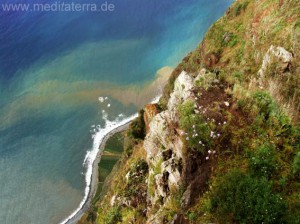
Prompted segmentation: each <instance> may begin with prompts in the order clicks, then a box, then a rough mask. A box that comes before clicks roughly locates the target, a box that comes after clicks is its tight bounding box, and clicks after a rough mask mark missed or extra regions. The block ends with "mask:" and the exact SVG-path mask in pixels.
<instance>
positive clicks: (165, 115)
mask: <svg viewBox="0 0 300 224" xmlns="http://www.w3.org/2000/svg"><path fill="white" fill-rule="evenodd" d="M193 88H194V79H193V78H192V77H191V76H190V75H189V74H187V73H186V72H184V71H183V72H182V73H181V74H180V75H179V77H178V78H177V79H176V81H175V83H174V91H173V92H172V94H171V96H170V99H169V101H168V109H167V110H165V111H163V112H161V113H159V114H157V115H156V116H155V117H154V118H153V119H152V121H151V122H150V124H149V131H148V134H147V136H146V138H145V141H144V148H145V150H146V152H147V162H148V164H149V167H150V169H149V174H150V175H149V179H148V184H149V188H151V185H152V186H153V185H154V194H153V195H151V194H150V193H149V194H148V199H149V201H150V203H151V205H155V204H156V202H157V200H158V199H162V200H164V201H165V200H167V198H168V193H169V191H170V189H171V188H172V189H174V188H175V189H176V188H178V187H179V186H180V185H181V183H182V159H183V156H184V155H183V142H182V140H181V136H180V134H179V133H180V132H181V131H180V130H179V129H178V111H177V110H178V109H177V108H178V105H180V104H182V103H183V102H184V101H185V100H187V99H189V98H191V99H194V95H193V92H192V90H193ZM151 181H152V183H151ZM153 182H154V183H153ZM150 210H151V208H150ZM158 219H159V216H157V215H156V216H155V217H153V216H151V217H149V219H148V223H160V222H159V220H158ZM155 220H156V221H155Z"/></svg>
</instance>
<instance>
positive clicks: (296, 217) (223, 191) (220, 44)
mask: <svg viewBox="0 0 300 224" xmlns="http://www.w3.org/2000/svg"><path fill="white" fill-rule="evenodd" d="M299 37H300V4H299V3H298V2H297V1H292V0H286V1H278V2H274V1H271V0H262V1H246V0H238V1H235V2H234V4H233V6H232V7H231V8H230V9H229V10H228V11H227V13H226V15H225V16H224V17H223V18H222V19H220V20H219V21H217V22H216V23H215V24H214V25H213V26H212V27H211V28H210V30H209V31H208V33H207V34H206V36H205V38H204V39H203V41H202V42H201V44H200V45H199V47H198V48H197V49H196V50H195V51H193V52H191V53H190V54H189V55H188V56H187V57H186V58H184V59H183V61H182V62H181V63H180V64H179V65H178V67H177V68H176V69H175V70H174V72H173V74H172V76H171V78H170V80H169V83H168V84H167V86H166V88H165V91H164V95H163V96H162V98H161V100H160V102H159V104H157V105H147V106H146V107H145V109H144V113H143V117H140V118H139V122H135V123H134V125H132V127H131V128H130V129H129V130H128V133H127V135H126V140H125V141H126V144H125V145H126V147H125V152H126V153H125V154H124V156H123V158H122V159H121V161H120V163H119V165H118V167H116V168H115V172H114V173H113V174H112V176H111V179H112V181H111V189H110V190H109V191H108V193H107V195H106V196H105V197H103V198H102V199H101V201H99V202H96V203H95V205H94V210H91V212H90V213H89V214H87V215H86V216H85V217H84V219H83V220H82V222H83V223H84V222H91V223H93V222H95V223H157V224H160V223H262V222H263V223H300V210H299V206H300V196H299V195H300V188H299V183H300V128H299V106H300V89H299V86H300V66H299V65H300V53H299V50H300V49H299V46H300V39H299ZM141 118H143V119H144V122H141ZM143 125H145V127H139V126H143ZM133 129H134V131H135V132H133V131H132V130H133ZM138 130H146V135H144V133H142V134H140V135H139V133H136V132H138ZM132 133H136V134H135V135H132ZM136 136H138V137H136ZM86 218H87V219H86ZM86 220H88V221H86Z"/></svg>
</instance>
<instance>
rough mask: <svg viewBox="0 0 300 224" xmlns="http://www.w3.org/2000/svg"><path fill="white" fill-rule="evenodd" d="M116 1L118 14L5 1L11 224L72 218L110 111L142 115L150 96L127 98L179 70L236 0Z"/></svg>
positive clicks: (3, 147) (1, 91) (3, 184)
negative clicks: (29, 7)
mask: <svg viewBox="0 0 300 224" xmlns="http://www.w3.org/2000/svg"><path fill="white" fill-rule="evenodd" d="M33 2H37V1H33V0H19V1H17V0H2V1H1V2H0V7H2V6H1V4H4V3H26V4H32V3H33ZM40 2H41V3H47V2H48V3H52V2H53V1H50V0H41V1H40ZM65 2H71V1H69V0H68V1H65ZM74 2H77V3H87V2H88V0H84V1H83V0H82V1H74ZM92 2H94V3H96V4H100V3H102V2H104V1H103V0H92V1H89V3H92ZM109 3H111V4H114V5H115V10H114V11H113V12H87V11H84V12H83V11H81V12H45V11H44V12H37V11H35V12H32V11H28V12H24V11H23V12H22V11H9V12H7V11H3V9H2V8H0V95H1V98H0V223H1V224H24V223H37V224H43V223H45V224H48V223H59V222H61V221H62V220H64V219H65V218H66V217H68V216H69V215H70V214H71V213H72V212H73V211H74V210H75V209H76V208H77V207H78V205H79V204H80V202H81V201H82V199H83V197H84V193H85V187H86V179H85V173H86V170H87V167H86V166H85V165H83V162H84V159H85V156H86V153H87V151H89V150H91V148H92V145H93V139H92V135H93V134H94V132H95V130H94V129H95V128H94V126H93V125H101V127H103V125H104V119H103V110H105V113H107V114H108V118H107V119H109V120H114V119H115V118H116V117H117V116H118V115H119V114H123V115H124V116H125V117H126V116H130V115H132V114H134V113H135V112H136V111H137V109H138V106H139V105H140V103H135V100H134V99H131V100H128V99H126V97H132V91H133V93H136V90H135V89H138V87H140V86H142V85H144V84H145V83H149V82H151V81H152V80H154V79H155V76H156V72H157V71H158V70H159V69H160V68H162V67H164V66H170V67H175V66H176V64H177V63H178V62H179V61H180V60H181V58H183V57H184V56H185V55H186V54H187V53H188V52H189V51H191V50H192V49H194V48H195V47H196V46H197V44H198V43H199V42H200V40H201V38H202V37H203V35H204V33H205V32H206V30H207V29H208V27H209V26H210V25H211V24H212V23H213V22H214V21H216V20H217V19H218V18H219V17H220V16H222V15H223V14H224V12H225V10H226V9H227V8H228V7H229V5H230V4H231V3H232V0H216V1H208V0H186V1H182V0H164V1H161V0H151V1H149V0H111V1H109ZM129 90H130V91H129ZM130 93H131V95H130ZM124 94H125V96H124ZM126 94H128V96H127V95H126ZM152 94H154V95H155V93H152ZM100 96H107V97H108V99H107V100H106V101H105V103H100V102H99V100H98V97H100ZM108 104H110V105H111V106H110V107H108Z"/></svg>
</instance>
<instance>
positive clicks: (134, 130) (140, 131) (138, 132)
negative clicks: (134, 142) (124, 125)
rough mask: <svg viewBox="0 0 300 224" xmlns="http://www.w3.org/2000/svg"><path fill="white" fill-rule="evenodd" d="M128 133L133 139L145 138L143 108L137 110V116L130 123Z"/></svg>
mask: <svg viewBox="0 0 300 224" xmlns="http://www.w3.org/2000/svg"><path fill="white" fill-rule="evenodd" d="M128 133H129V136H130V137H133V138H135V139H144V138H145V136H146V128H145V121H144V110H140V111H139V116H138V118H137V119H135V120H134V121H133V122H132V123H131V124H130V128H129V129H128Z"/></svg>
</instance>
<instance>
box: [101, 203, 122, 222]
mask: <svg viewBox="0 0 300 224" xmlns="http://www.w3.org/2000/svg"><path fill="white" fill-rule="evenodd" d="M121 221H122V215H121V210H120V207H114V208H112V209H111V210H110V211H109V212H108V214H107V218H106V219H105V224H116V223H118V222H121Z"/></svg>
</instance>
